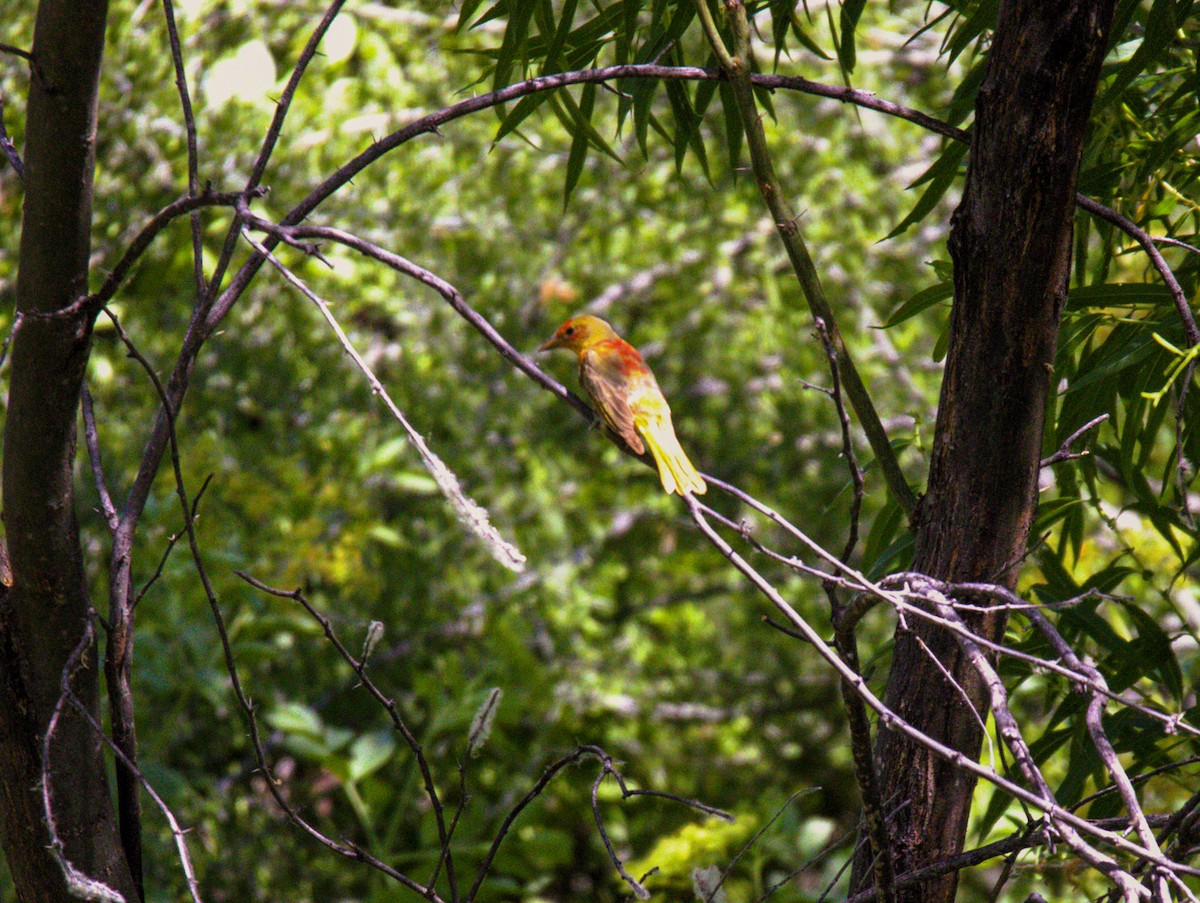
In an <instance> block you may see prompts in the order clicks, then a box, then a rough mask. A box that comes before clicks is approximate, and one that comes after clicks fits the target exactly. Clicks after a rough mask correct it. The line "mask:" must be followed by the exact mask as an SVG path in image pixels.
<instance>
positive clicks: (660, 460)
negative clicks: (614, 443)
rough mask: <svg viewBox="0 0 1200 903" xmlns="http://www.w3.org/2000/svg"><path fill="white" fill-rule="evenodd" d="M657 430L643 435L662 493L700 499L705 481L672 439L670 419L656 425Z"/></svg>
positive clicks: (651, 430) (705, 488) (680, 447)
mask: <svg viewBox="0 0 1200 903" xmlns="http://www.w3.org/2000/svg"><path fill="white" fill-rule="evenodd" d="M654 426H655V427H656V428H652V429H648V430H646V431H645V432H644V433H643V434H642V438H644V439H645V440H646V445H647V446H649V448H650V453H651V454H652V455H654V463H655V464H657V465H658V476H659V479H661V480H662V484H663V489H665V490H666V491H667V494H668V495H669V494H670V493H672V492H678V493H679V494H680V495H683V494H685V493H688V492H692V493H695V494H696V495H703V494H704V493H705V492H706V491H707V490H708V486H707V485H706V484H705V482H704V478H703V477H701V476H700V473H699V472H698V471H697V470H696V468H695V466H694V465H693V464H692V462H691V461H689V460H688V456H687V455H686V454H685V453H684V451H683V448H682V446H680V444H679V440H678V439H677V438H675V430H674V428H673V427H672V426H671V421H670V420H669V419H667V420H663V421H659V422H658V423H656V424H655V425H654Z"/></svg>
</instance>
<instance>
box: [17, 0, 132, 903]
mask: <svg viewBox="0 0 1200 903" xmlns="http://www.w3.org/2000/svg"><path fill="white" fill-rule="evenodd" d="M106 17H107V4H106V3H105V2H103V0H87V2H78V0H43V2H42V3H41V4H40V6H39V8H38V15H37V23H36V26H35V31H34V42H33V56H34V60H35V62H34V64H33V65H32V67H31V68H32V75H31V79H30V92H29V105H28V112H27V129H26V136H27V137H26V147H25V165H26V174H25V185H24V188H25V206H24V219H23V223H22V231H21V246H20V256H19V272H18V277H17V310H18V318H19V320H18V325H17V328H16V331H15V335H14V338H13V343H12V359H11V368H12V370H11V378H10V383H9V403H8V414H7V419H6V422H5V425H4V462H3V503H4V528H5V533H6V541H7V547H8V555H9V558H10V562H11V568H12V584H11V586H9V587H7V588H6V589H5V598H4V599H3V602H2V603H0V793H2V794H3V797H2V799H0V841H2V842H3V844H4V851H5V854H6V856H7V859H8V864H9V869H10V870H11V872H12V875H13V879H14V881H15V884H16V891H17V896H18V898H19V899H21V900H23V901H26V903H32V901H43V900H46V901H59V900H66V899H70V896H71V895H70V893H69V891H68V878H67V877H66V875H67V872H68V871H70V870H71V869H74V870H75V875H74V879H75V881H76V882H78V881H79V880H82V879H83V878H88V879H92V880H95V881H100V882H103V883H104V884H106V885H107V886H108V887H110V888H112V889H113V890H116V891H118V892H119V893H121V894H122V895H123V896H124V897H125V898H126V899H127V900H135V899H136V898H137V897H136V891H135V889H134V883H133V880H132V877H131V874H130V871H129V868H128V866H127V864H126V862H125V858H124V855H123V854H122V852H121V843H120V838H119V836H118V833H117V826H116V823H115V819H114V817H113V811H112V805H111V803H110V800H109V791H108V782H107V779H106V776H105V761H106V754H105V749H104V746H103V743H102V740H101V738H100V737H99V736H98V735H97V734H96V732H95V731H94V730H93V729H92V727H91V726H90V725H88V724H87V723H86V722H85V721H84V720H83V719H82V718H81V717H80V716H79V715H78V714H77V713H76V712H75V711H74V709H72V708H71V707H70V706H69V705H68V706H66V707H65V708H64V710H63V714H62V716H61V718H60V720H59V722H58V726H57V729H56V730H55V733H54V736H53V738H52V742H51V744H50V766H49V769H48V775H49V787H50V797H51V804H52V811H53V814H54V821H55V824H56V827H57V835H58V841H59V844H58V845H55V844H53V843H52V837H51V835H50V832H49V829H48V826H47V823H46V819H45V817H44V814H43V806H42V793H41V789H42V779H43V774H44V769H43V766H44V763H43V755H42V753H43V739H44V737H45V734H46V729H47V725H48V722H49V719H50V717H51V714H52V713H53V711H54V708H55V705H56V703H57V702H58V699H59V696H60V684H61V680H62V673H63V667H64V664H65V663H66V662H67V660H68V658H69V657H70V656H71V654H72V652H73V650H74V649H75V648H76V646H78V645H79V643H80V640H81V639H82V638H83V636H84V632H85V626H86V619H87V613H88V607H89V596H88V587H87V581H86V578H85V574H84V568H83V555H82V551H81V549H80V545H79V528H78V525H77V523H76V520H75V507H74V491H73V481H72V470H73V465H74V460H75V421H76V417H77V411H78V406H79V393H80V386H81V384H82V380H83V373H84V367H85V365H86V363H87V356H88V347H89V341H90V337H91V323H92V321H91V317H89V316H86V315H84V314H71V315H61V316H55V315H54V312H56V311H59V310H62V309H63V308H65V307H67V306H69V305H70V304H71V303H72V302H74V301H76V300H77V299H79V298H80V297H81V296H82V295H85V294H86V293H87V268H88V254H89V246H90V243H89V231H90V227H91V218H92V216H91V205H92V176H93V169H94V164H95V149H94V145H95V136H96V96H97V86H98V83H99V76H100V58H101V51H102V48H103V46H104V29H105V20H106ZM97 670H98V669H97V667H96V650H95V648H94V643H93V644H92V647H91V648H89V649H88V650H87V652H86V654H85V656H84V658H83V660H82V662H81V666H80V667H79V668H78V669H76V670H75V673H74V677H73V680H72V688H73V690H74V692H75V694H76V695H77V696H78V698H79V699H80V700H82V702H83V703H84V705H85V706H86V707H87V708H88V709H89V710H90V711H91V712H92V714H93V715H94V716H96V717H97V720H99V709H98V689H97ZM60 857H61V860H60Z"/></svg>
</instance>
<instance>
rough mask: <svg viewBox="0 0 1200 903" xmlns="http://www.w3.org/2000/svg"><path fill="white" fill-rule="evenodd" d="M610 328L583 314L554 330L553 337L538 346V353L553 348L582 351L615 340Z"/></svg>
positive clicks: (597, 318)
mask: <svg viewBox="0 0 1200 903" xmlns="http://www.w3.org/2000/svg"><path fill="white" fill-rule="evenodd" d="M616 335H617V334H616V333H615V332H613V329H612V327H611V326H609V325H608V324H607V323H605V322H604V321H603V320H601V319H600V318H599V317H593V316H591V315H590V314H583V315H581V316H578V317H571V319H569V320H567V322H565V323H563V325H562V326H560V327H558V329H557V330H555V333H554V335H552V336H550V338H548V339H547V340H546V341H544V342H542V344H541V345H539V346H538V351H539V352H542V351H550V350H551V349H553V348H566V349H568V350H570V351H583V350H584V349H586V348H589V347H591V346H592V345H594V344H596V343H597V342H603V341H604V340H605V339H612V338H616Z"/></svg>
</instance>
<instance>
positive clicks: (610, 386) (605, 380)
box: [579, 342, 654, 455]
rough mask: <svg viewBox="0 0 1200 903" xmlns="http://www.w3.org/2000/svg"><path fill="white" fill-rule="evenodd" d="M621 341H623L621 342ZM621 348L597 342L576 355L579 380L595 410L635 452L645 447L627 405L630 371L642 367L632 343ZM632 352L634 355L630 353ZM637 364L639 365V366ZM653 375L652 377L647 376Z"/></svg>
mask: <svg viewBox="0 0 1200 903" xmlns="http://www.w3.org/2000/svg"><path fill="white" fill-rule="evenodd" d="M622 344H625V343H622ZM626 348H628V351H626V349H625V348H621V347H620V346H619V345H617V344H616V343H614V342H601V343H599V344H598V346H597V347H595V348H589V349H588V350H586V351H584V352H583V353H581V354H580V355H579V382H580V383H582V385H583V388H584V389H585V390H586V391H587V393H588V395H590V396H591V398H592V401H593V403H594V404H595V405H596V409H597V413H598V414H599V415H600V417H601V418H602V419H603V420H604V423H605V424H606V425H607V426H608V428H609V429H610V430H612V431H613V432H614V433H616V434H617V435H618V436H620V437H621V438H622V439H623V440H624V441H625V444H626V445H628V446H629V447H630V448H631V449H633V451H634V452H636V453H637V454H639V455H640V454H644V453H645V451H646V446H645V443H643V442H642V437H641V436H639V435H638V434H637V430H636V429H635V428H634V421H633V409H632V408H630V406H629V394H630V388H631V373H633V374H634V376H635V379H634V381H636V382H640V380H638V379H636V377H638V376H640V373H641V372H647V373H648V371H646V365H645V364H644V363H643V362H642V361H641V355H638V353H637V351H636V350H635V349H633V347H632V346H628V345H627V346H626ZM630 352H632V355H634V356H636V358H634V357H631V356H630ZM639 365H640V368H639ZM650 378H651V379H653V378H654V377H650Z"/></svg>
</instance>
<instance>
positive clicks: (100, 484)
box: [80, 384, 120, 533]
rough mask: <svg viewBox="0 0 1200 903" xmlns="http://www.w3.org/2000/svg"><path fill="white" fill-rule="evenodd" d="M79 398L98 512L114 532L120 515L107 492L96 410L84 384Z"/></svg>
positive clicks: (110, 530)
mask: <svg viewBox="0 0 1200 903" xmlns="http://www.w3.org/2000/svg"><path fill="white" fill-rule="evenodd" d="M80 400H81V402H82V404H81V407H82V409H83V437H84V441H85V442H86V444H87V450H88V461H89V462H90V463H91V465H92V479H93V480H95V482H96V494H97V495H99V496H100V512H101V514H103V515H104V522H105V523H106V524H108V531H109V532H110V533H115V532H116V530H117V523H118V522H119V521H120V517H119V516H118V515H117V506H116V505H114V504H113V500H112V496H111V495H109V494H108V484H107V482H105V479H104V463H103V461H102V460H101V458H100V436H99V434H98V433H97V431H96V412H95V410H94V408H93V407H92V393H91V392H90V391H89V390H88V387H87V385H86V384H85V385H84V387H83V391H82V392H81V393H80Z"/></svg>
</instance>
